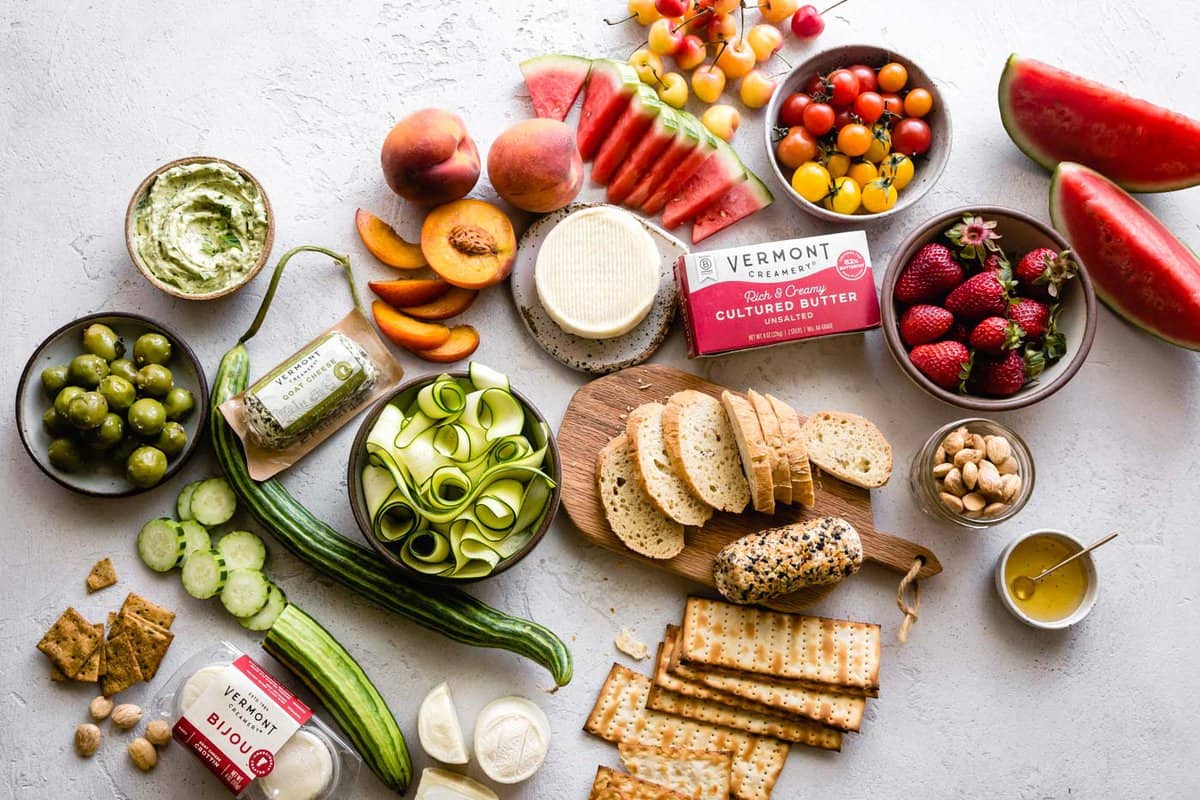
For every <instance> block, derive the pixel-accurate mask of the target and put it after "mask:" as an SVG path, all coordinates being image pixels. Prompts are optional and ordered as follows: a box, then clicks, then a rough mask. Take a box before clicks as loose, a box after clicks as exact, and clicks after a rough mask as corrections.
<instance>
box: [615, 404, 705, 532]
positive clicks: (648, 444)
mask: <svg viewBox="0 0 1200 800" xmlns="http://www.w3.org/2000/svg"><path fill="white" fill-rule="evenodd" d="M665 409H666V406H664V405H663V404H662V403H645V404H643V405H640V406H638V407H637V408H635V409H634V410H633V411H631V412H630V414H629V418H628V419H627V420H626V421H625V438H626V440H628V442H629V454H630V456H631V457H632V458H633V463H634V464H635V465H636V467H637V473H638V477H639V478H641V481H642V486H643V487H645V489H646V494H648V495H650V500H651V501H652V502H653V503H654V505H655V506H657V507H658V510H659V511H661V512H662V513H664V514H666V515H667V516H668V517H670V518H671V519H673V520H675V521H676V522H678V523H679V524H680V525H692V526H699V525H703V524H704V523H706V522H708V520H709V518H710V517H712V515H713V507H712V506H710V505H709V504H708V503H706V502H704V501H703V500H701V499H700V498H699V497H697V496H696V495H695V494H693V493H692V490H691V489H689V488H688V485H687V483H686V482H685V481H684V480H683V478H681V477H679V475H677V474H676V473H675V470H673V469H672V468H671V459H670V456H668V455H667V445H666V443H665V442H664V441H663V428H662V415H663V411H664V410H665Z"/></svg>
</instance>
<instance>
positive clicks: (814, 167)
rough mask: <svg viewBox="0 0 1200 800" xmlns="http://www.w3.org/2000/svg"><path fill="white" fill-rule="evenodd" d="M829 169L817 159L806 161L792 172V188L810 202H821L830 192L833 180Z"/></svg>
mask: <svg viewBox="0 0 1200 800" xmlns="http://www.w3.org/2000/svg"><path fill="white" fill-rule="evenodd" d="M832 180H833V179H832V178H831V177H830V176H829V170H827V169H825V168H824V167H822V166H821V165H820V164H818V163H817V162H815V161H806V162H805V163H803V164H801V165H800V166H798V167H796V171H795V172H793V173H792V188H793V189H795V190H796V194H798V195H800V196H801V197H803V198H804V199H805V200H807V201H808V202H810V203H819V202H820V201H821V200H822V199H824V197H825V195H827V194H829V186H830V183H831V182H832Z"/></svg>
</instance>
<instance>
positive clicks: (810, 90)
mask: <svg viewBox="0 0 1200 800" xmlns="http://www.w3.org/2000/svg"><path fill="white" fill-rule="evenodd" d="M827 88H828V87H826V86H825V79H824V78H823V77H821V76H820V75H813V76H812V77H811V78H809V79H808V82H807V83H805V84H804V93H805V94H806V95H808V96H809V97H816V96H817V95H823V94H826V92H827Z"/></svg>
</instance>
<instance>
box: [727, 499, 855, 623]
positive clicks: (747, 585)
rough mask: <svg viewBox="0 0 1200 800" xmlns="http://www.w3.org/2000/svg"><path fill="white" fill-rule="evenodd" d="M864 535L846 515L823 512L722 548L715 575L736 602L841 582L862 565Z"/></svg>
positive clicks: (776, 595)
mask: <svg viewBox="0 0 1200 800" xmlns="http://www.w3.org/2000/svg"><path fill="white" fill-rule="evenodd" d="M862 560H863V547H862V540H861V539H859V538H858V531H856V530H854V526H852V525H851V524H850V523H849V522H847V521H846V520H844V519H842V518H841V517H818V518H817V519H810V520H806V521H804V522H801V523H796V524H794V525H785V526H784V527H782V528H768V529H767V530H763V531H759V532H758V533H752V534H750V535H749V536H743V537H742V538H741V539H738V540H736V541H733V542H730V543H729V544H728V545H726V546H725V547H724V548H723V549H722V550H721V552H719V553H717V559H716V563H715V564H714V566H713V577H714V578H715V580H716V583H717V589H718V590H719V591H720V592H721V594H722V595H724V597H725V598H726V599H727V600H729V601H730V602H733V603H747V604H749V603H761V602H762V601H764V600H771V599H773V598H776V597H782V596H783V595H785V594H789V593H791V592H794V591H796V590H797V589H802V588H804V587H806V586H820V585H822V584H826V583H836V582H838V581H840V580H841V579H842V578H845V577H846V576H848V575H853V574H854V573H855V572H857V571H858V568H859V567H860V566H862Z"/></svg>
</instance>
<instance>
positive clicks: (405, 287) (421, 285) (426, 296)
mask: <svg viewBox="0 0 1200 800" xmlns="http://www.w3.org/2000/svg"><path fill="white" fill-rule="evenodd" d="M367 286H368V287H370V289H371V291H372V292H374V293H375V294H376V296H378V297H379V299H380V300H382V301H383V302H385V303H387V304H388V305H389V306H392V307H393V308H404V307H405V306H419V305H421V304H423V303H429V302H432V301H434V300H437V299H438V298H439V297H441V296H442V295H444V294H445V293H446V292H448V291H450V289H451V286H450V284H448V283H446V282H445V281H444V280H442V279H441V278H397V279H396V280H391V281H371V282H370V283H368V284H367ZM425 319H429V317H425Z"/></svg>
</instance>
